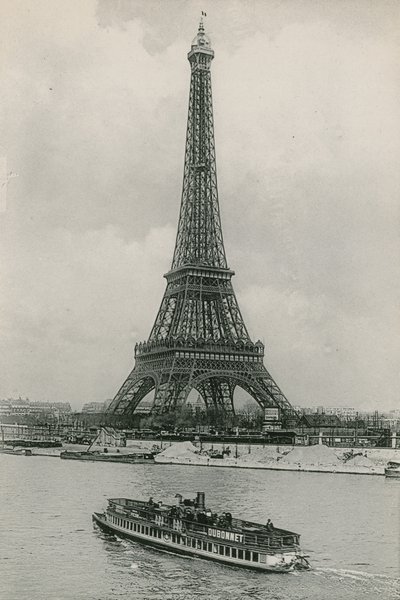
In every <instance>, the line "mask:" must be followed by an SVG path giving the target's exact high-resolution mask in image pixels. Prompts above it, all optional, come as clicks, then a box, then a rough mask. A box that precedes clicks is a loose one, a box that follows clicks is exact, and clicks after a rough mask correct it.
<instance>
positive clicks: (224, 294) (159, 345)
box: [108, 20, 291, 414]
mask: <svg viewBox="0 0 400 600" xmlns="http://www.w3.org/2000/svg"><path fill="white" fill-rule="evenodd" d="M213 58H214V51H213V50H212V48H211V43H210V40H209V38H208V36H207V35H206V33H205V31H204V25H203V22H202V20H201V22H200V25H199V29H198V32H197V35H196V37H195V38H194V40H193V42H192V46H191V49H190V52H189V53H188V60H189V63H190V66H191V80H190V94H189V111H188V122H187V133H186V147H185V165H184V176H183V189H182V200H181V209H180V215H179V223H178V232H177V237H176V244H175V251H174V255H173V260H172V266H171V270H170V271H169V272H168V273H167V274H166V275H165V277H166V279H167V288H166V290H165V293H164V296H163V299H162V302H161V306H160V308H159V311H158V314H157V317H156V319H155V322H154V325H153V328H152V330H151V333H150V336H149V338H148V341H147V342H143V343H140V344H136V346H135V361H136V362H135V366H134V368H133V370H132V371H131V373H130V374H129V376H128V378H127V379H126V381H125V382H124V384H123V385H122V387H121V388H120V390H119V391H118V393H117V395H116V396H115V398H114V400H113V401H112V403H111V405H110V407H109V409H108V412H110V413H117V414H129V413H133V412H134V411H135V409H136V407H137V406H138V404H139V402H140V401H141V400H142V399H143V398H144V397H145V396H146V395H147V394H148V393H149V392H150V391H151V390H153V389H154V390H155V393H154V403H153V409H152V410H153V411H154V412H164V411H168V410H173V409H175V408H176V407H177V406H179V405H181V404H182V403H184V402H185V401H186V399H187V396H188V394H189V392H190V391H191V390H192V389H196V390H197V391H198V392H199V393H200V394H201V396H202V398H203V400H204V402H205V404H206V406H207V408H212V409H214V410H218V411H224V412H225V413H232V412H234V408H233V392H234V389H235V387H236V386H240V387H242V388H243V389H244V390H246V391H247V392H248V393H249V394H250V395H251V396H253V397H254V399H255V400H256V401H257V402H258V403H259V404H260V405H261V406H262V407H277V408H280V409H281V410H283V411H291V406H290V404H289V402H288V400H287V399H286V398H285V396H284V395H283V394H282V392H281V391H280V389H279V388H278V386H277V385H276V383H275V382H274V381H273V379H272V378H271V376H270V374H269V373H268V371H267V370H266V369H265V366H264V364H263V356H264V346H263V344H262V343H261V342H256V343H254V342H252V340H251V339H250V336H249V334H248V331H247V329H246V326H245V324H244V321H243V318H242V315H241V312H240V309H239V306H238V303H237V300H236V296H235V293H234V290H233V287H232V283H231V277H232V276H233V275H234V272H233V271H231V270H230V269H229V268H228V265H227V260H226V255H225V249H224V243H223V237H222V229H221V219H220V211H219V202H218V189H217V170H216V161H215V142H214V121H213V110H212V93H211V70H210V67H211V61H212V59H213Z"/></svg>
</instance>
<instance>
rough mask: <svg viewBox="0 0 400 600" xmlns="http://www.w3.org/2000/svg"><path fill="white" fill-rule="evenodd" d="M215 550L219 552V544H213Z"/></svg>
mask: <svg viewBox="0 0 400 600" xmlns="http://www.w3.org/2000/svg"><path fill="white" fill-rule="evenodd" d="M213 552H214V553H215V554H217V552H218V544H213Z"/></svg>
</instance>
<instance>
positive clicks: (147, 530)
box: [145, 526, 149, 535]
mask: <svg viewBox="0 0 400 600" xmlns="http://www.w3.org/2000/svg"><path fill="white" fill-rule="evenodd" d="M145 533H146V535H149V528H148V527H147V526H146V530H145Z"/></svg>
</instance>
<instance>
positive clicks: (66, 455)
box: [60, 450, 154, 464]
mask: <svg viewBox="0 0 400 600" xmlns="http://www.w3.org/2000/svg"><path fill="white" fill-rule="evenodd" d="M60 458H63V459H67V460H90V461H96V462H97V461H101V462H116V463H129V464H133V463H135V464H138V463H154V452H133V453H131V454H122V453H119V452H99V451H98V450H93V451H86V452H73V451H70V450H65V451H64V452H61V453H60Z"/></svg>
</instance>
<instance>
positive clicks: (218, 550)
mask: <svg viewBox="0 0 400 600" xmlns="http://www.w3.org/2000/svg"><path fill="white" fill-rule="evenodd" d="M175 499H176V503H175V505H166V504H163V503H161V502H159V503H155V502H154V501H153V500H152V498H150V500H149V501H148V502H144V501H141V500H130V499H128V498H111V499H109V500H108V507H107V509H106V510H105V511H104V512H103V513H97V512H95V513H94V514H93V516H92V518H93V521H94V523H95V524H96V525H98V526H99V527H100V528H101V529H102V530H103V531H106V532H109V533H112V534H115V535H117V536H121V537H127V538H130V539H132V540H135V541H138V542H142V543H144V544H148V545H150V546H154V547H156V548H158V549H161V550H167V551H170V552H175V553H178V554H185V555H191V556H196V557H201V558H205V559H209V560H216V561H219V562H223V563H227V564H230V565H235V566H240V567H248V568H252V569H257V570H260V571H276V572H281V573H283V572H287V571H292V570H294V569H309V568H310V567H309V563H308V561H307V558H306V556H305V555H304V554H303V553H302V552H301V550H300V547H299V537H300V536H299V535H298V534H297V533H293V532H292V531H286V530H285V529H278V528H274V527H273V525H272V524H270V525H268V526H267V525H261V524H259V523H253V522H250V521H244V520H242V519H236V518H233V517H232V515H231V514H230V513H229V512H225V513H222V514H219V515H218V514H216V513H213V512H212V511H211V510H209V509H207V508H206V506H205V494H204V493H203V492H198V493H197V497H196V499H195V500H183V498H182V496H181V495H180V494H177V495H176V497H175Z"/></svg>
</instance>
